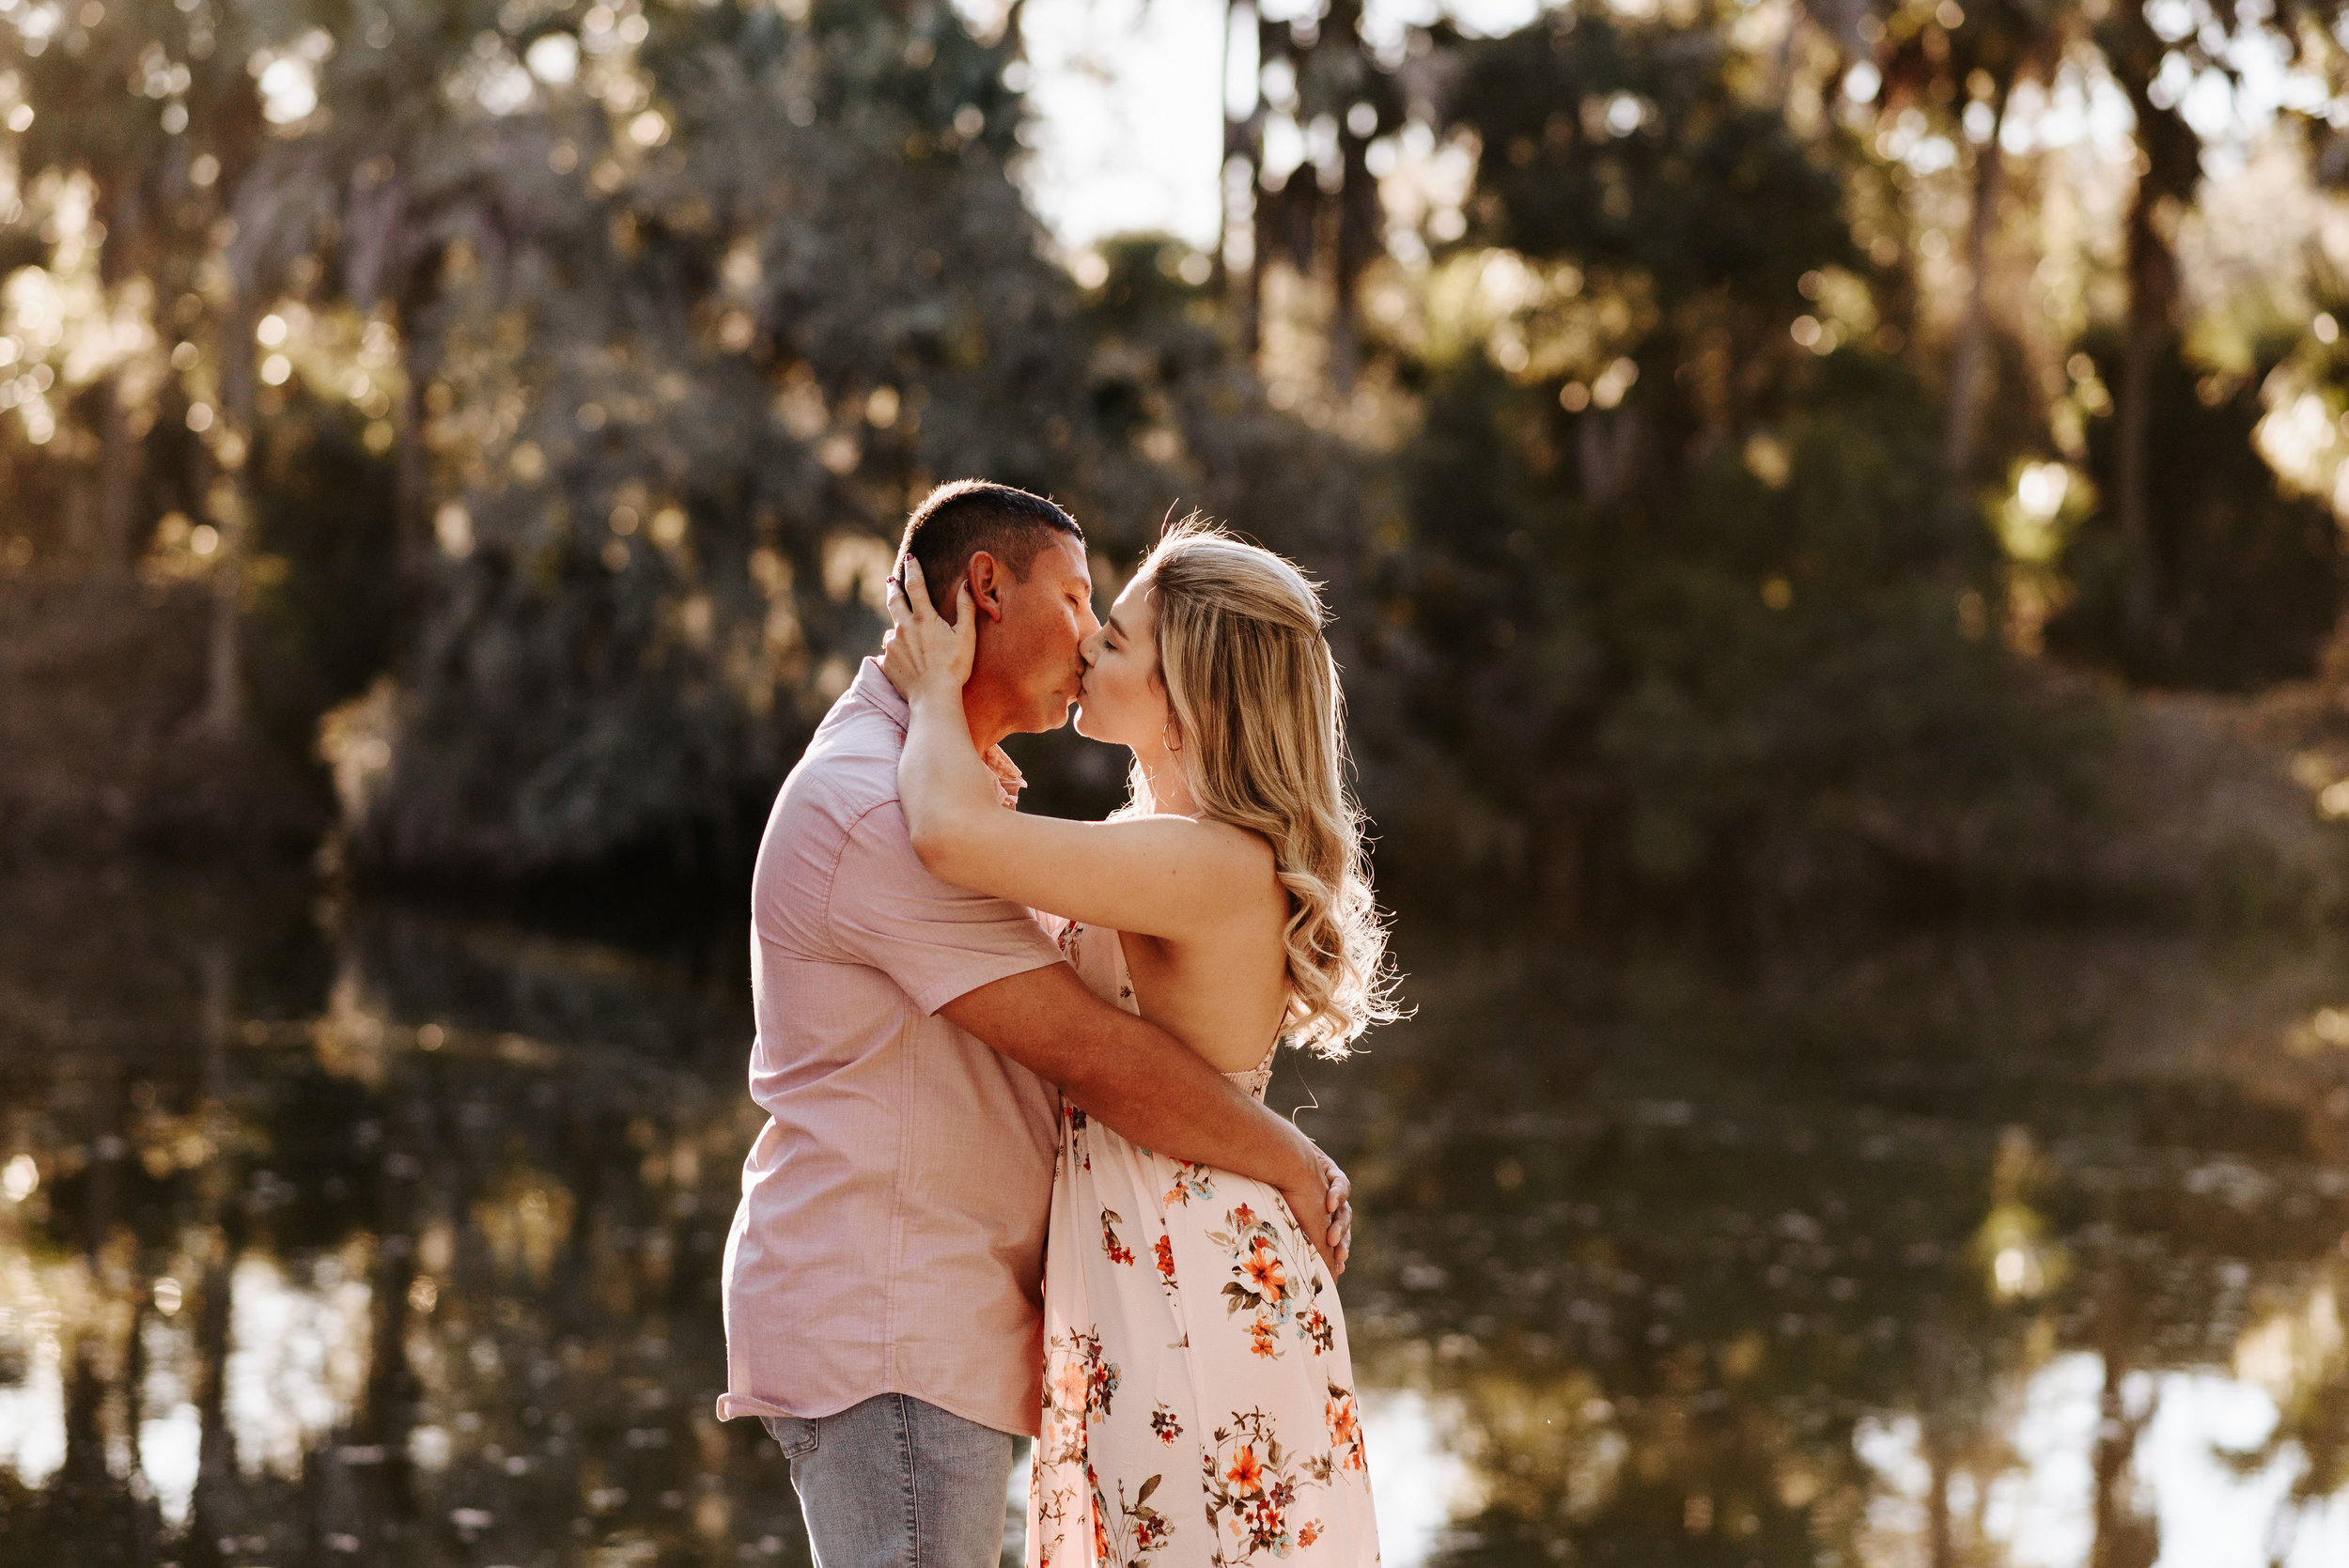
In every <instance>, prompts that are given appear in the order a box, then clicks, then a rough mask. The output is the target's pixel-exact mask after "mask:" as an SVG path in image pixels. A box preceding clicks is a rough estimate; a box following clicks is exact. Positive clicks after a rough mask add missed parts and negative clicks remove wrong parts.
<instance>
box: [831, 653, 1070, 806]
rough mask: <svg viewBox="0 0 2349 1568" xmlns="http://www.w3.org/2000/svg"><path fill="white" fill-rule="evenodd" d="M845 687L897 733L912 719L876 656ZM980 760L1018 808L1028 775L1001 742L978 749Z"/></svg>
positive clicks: (1006, 798)
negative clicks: (872, 707) (891, 725)
mask: <svg viewBox="0 0 2349 1568" xmlns="http://www.w3.org/2000/svg"><path fill="white" fill-rule="evenodd" d="M848 691H849V692H850V693H851V694H852V695H854V696H855V697H856V698H857V699H858V700H859V701H860V702H863V703H867V704H869V705H871V706H874V707H877V708H879V709H880V710H881V712H882V714H883V715H884V716H886V717H887V718H888V720H889V722H891V723H893V724H894V725H896V726H897V733H898V734H899V735H903V734H904V733H905V732H906V727H907V726H908V725H910V724H911V723H912V722H913V708H912V706H911V705H910V704H909V703H908V702H907V701H906V699H905V696H904V694H903V693H902V692H900V691H898V690H897V689H896V688H895V687H894V686H893V685H891V684H890V681H889V677H888V676H887V675H883V674H881V667H880V660H878V659H869V658H868V659H866V660H864V661H863V663H861V664H859V665H858V666H857V671H856V679H855V680H854V681H853V682H852V683H850V685H849V687H848ZM979 760H980V761H982V762H984V763H986V764H987V770H988V772H990V773H992V774H994V775H995V787H996V789H997V790H998V791H999V792H1000V793H1001V794H1002V795H1003V804H1004V805H1006V806H1010V807H1013V808H1017V807H1018V806H1019V792H1020V791H1021V790H1023V789H1025V788H1027V787H1028V781H1027V777H1026V776H1025V775H1024V774H1022V773H1021V772H1020V771H1019V768H1018V767H1017V766H1015V765H1014V764H1013V762H1012V760H1011V758H1010V757H1008V756H1006V755H1004V754H1003V748H1002V747H1001V746H989V747H988V749H987V750H986V751H984V752H982V753H979Z"/></svg>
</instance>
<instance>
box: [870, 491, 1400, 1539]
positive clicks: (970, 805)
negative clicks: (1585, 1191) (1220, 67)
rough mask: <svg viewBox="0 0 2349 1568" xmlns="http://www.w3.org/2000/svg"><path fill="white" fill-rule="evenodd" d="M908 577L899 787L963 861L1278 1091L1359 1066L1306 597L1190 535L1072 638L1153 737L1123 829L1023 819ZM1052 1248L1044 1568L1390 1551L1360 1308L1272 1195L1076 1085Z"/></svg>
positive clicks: (1350, 835) (923, 596)
mask: <svg viewBox="0 0 2349 1568" xmlns="http://www.w3.org/2000/svg"><path fill="white" fill-rule="evenodd" d="M918 570H919V568H918V567H911V566H910V565H909V568H908V576H909V579H910V581H909V582H908V584H907V588H906V592H905V593H904V594H903V595H902V596H899V595H896V594H893V595H892V597H891V600H890V613H891V616H892V618H893V619H894V621H895V622H896V628H895V629H894V631H892V632H891V634H890V640H889V646H888V648H887V651H886V652H885V654H884V656H883V660H882V668H883V669H884V670H886V671H887V672H888V674H889V676H890V678H891V679H892V680H894V682H896V684H897V686H898V687H899V689H900V690H902V691H904V692H905V693H906V695H907V697H908V699H909V701H910V705H911V707H912V720H911V724H910V729H909V731H908V735H907V740H906V749H905V755H904V760H903V761H902V762H901V763H900V765H899V768H898V792H899V796H900V798H901V800H902V801H903V803H904V807H905V813H906V820H907V824H908V826H909V827H910V830H911V832H912V837H913V844H914V848H915V851H916V852H917V853H918V854H920V856H921V857H922V860H923V862H924V863H925V864H926V865H927V866H928V867H929V869H930V870H931V871H932V872H934V873H935V874H936V875H938V876H939V877H943V878H944V879H946V880H948V881H951V882H955V883H958V884H960V885H961V886H964V887H968V888H971V889H973V890H975V891H978V892H983V893H993V894H996V895H999V896H1001V897H1004V898H1009V899H1012V900H1014V901H1016V902H1019V903H1021V904H1026V905H1028V906H1030V907H1032V908H1038V909H1043V910H1047V911H1049V912H1051V913H1053V914H1056V915H1059V916H1062V917H1063V918H1065V919H1066V922H1067V924H1066V928H1065V929H1064V931H1063V932H1062V935H1061V947H1062V951H1063V952H1064V953H1066V955H1068V958H1069V961H1070V962H1071V963H1072V964H1074V965H1075V966H1076V968H1077V970H1078V972H1079V973H1080V974H1081V975H1082V976H1083V977H1084V979H1085V981H1086V983H1087V984H1088V985H1090V986H1093V988H1094V989H1095V990H1096V991H1097V992H1098V993H1100V994H1101V995H1102V996H1104V997H1108V998H1112V999H1114V1000H1115V1001H1117V1002H1118V1003H1119V1004H1120V1005H1122V1006H1125V1007H1127V1008H1128V1009H1131V1010H1133V1011H1137V1012H1139V1013H1140V1014H1141V1015H1142V1016H1143V1017H1145V1018H1148V1019H1149V1020H1150V1021H1152V1022H1153V1023H1156V1024H1158V1025H1159V1026H1160V1027H1162V1028H1164V1029H1165V1030H1167V1031H1168V1032H1170V1033H1172V1034H1174V1035H1175V1037H1177V1038H1178V1039H1180V1040H1182V1041H1183V1043H1184V1044H1186V1045H1188V1046H1189V1047H1190V1048H1192V1049H1193V1050H1195V1051H1197V1052H1198V1053H1199V1054H1200V1055H1201V1056H1203V1057H1205V1058H1206V1059H1207V1061H1208V1062H1209V1063H1212V1064H1214V1065H1215V1066H1216V1067H1218V1068H1219V1069H1221V1071H1222V1072H1223V1073H1224V1074H1225V1076H1226V1077H1228V1078H1230V1079H1233V1080H1235V1081H1236V1082H1237V1083H1238V1084H1240V1085H1241V1086H1242V1087H1243V1088H1244V1089H1246V1090H1247V1091H1248V1092H1249V1093H1250V1094H1253V1095H1255V1096H1256V1097H1257V1098H1258V1099H1262V1098H1263V1097H1264V1090H1265V1084H1266V1082H1267V1081H1268V1079H1270V1077H1271V1072H1272V1054H1273V1051H1274V1050H1275V1049H1276V1048H1278V1046H1279V1043H1280V1040H1281V1038H1282V1037H1283V1036H1284V1035H1285V1036H1287V1037H1288V1038H1290V1039H1291V1040H1294V1041H1295V1042H1297V1043H1298V1044H1299V1045H1302V1046H1306V1047H1309V1048H1313V1049H1315V1050H1317V1051H1319V1052H1320V1053H1321V1054H1322V1055H1324V1056H1330V1057H1337V1056H1343V1055H1345V1054H1346V1048H1347V1047H1348V1045H1349V1043H1350V1042H1351V1041H1352V1040H1353V1039H1354V1038H1355V1036H1357V1035H1359V1034H1360V1033H1361V1032H1362V1030H1363V1029H1364V1028H1366V1027H1367V1026H1369V1025H1370V1024H1373V1023H1377V1022H1383V1021H1385V1020H1387V1019H1391V1018H1392V1017H1395V1008H1394V1005H1393V1003H1392V1000H1391V998H1390V996H1389V993H1388V984H1389V983H1388V980H1387V977H1386V975H1385V972H1384V958H1383V950H1384V946H1385V939H1384V934H1383V933H1382V932H1381V930H1380V928H1379V925H1378V923H1377V912H1376V910H1375V909H1374V908H1373V906H1372V903H1371V894H1370V886H1369V882H1368V879H1367V877H1365V875H1364V870H1363V863H1362V849H1361V817H1360V814H1359V812H1358V811H1357V810H1356V809H1355V806H1354V804H1353V802H1352V800H1350V799H1349V798H1348V796H1347V794H1346V784H1345V774H1344V769H1345V737H1344V730H1343V721H1342V718H1341V704H1340V700H1339V691H1338V682H1337V670H1336V665H1335V663H1334V662H1333V661H1332V660H1331V659H1330V648H1329V644H1327V643H1326V642H1325V641H1324V640H1323V638H1322V634H1321V622H1322V609H1321V602H1320V599H1319V598H1318V597H1317V596H1316V595H1315V591H1314V588H1313V586H1312V584H1310V583H1309V582H1306V580H1305V579H1304V577H1303V576H1302V575H1301V574H1300V573H1299V571H1298V570H1297V568H1296V567H1293V566H1291V565H1290V564H1289V563H1288V562H1286V561H1284V560H1283V559H1281V558H1280V557H1279V556H1277V555H1274V554H1272V553H1271V552H1270V551H1265V550H1260V549H1258V548H1257V547H1255V546H1253V545H1250V544H1245V543H1242V542H1241V541H1239V540H1237V539H1236V538H1233V537H1232V536H1229V535H1227V534H1224V533H1222V532H1221V531H1220V530H1217V529H1215V528H1212V527H1210V526H1207V525H1206V524H1204V523H1202V522H1200V521H1198V520H1195V519H1194V520H1185V521H1184V522H1182V523H1180V524H1177V525H1175V527H1174V528H1173V529H1171V530H1170V531H1169V532H1168V533H1167V535H1166V536H1164V537H1163V538H1162V539H1161V540H1160V541H1159V545H1158V547H1157V548H1156V549H1155V550H1153V551H1151V552H1150V555H1149V557H1148V558H1147V559H1146V560H1144V561H1143V565H1142V568H1141V570H1140V571H1138V572H1137V573H1136V574H1135V576H1134V579H1133V581H1132V582H1130V583H1128V585H1127V588H1126V591H1125V592H1124V593H1122V594H1120V595H1119V596H1118V598H1117V602H1116V604H1115V605H1114V606H1113V607H1112V610H1111V612H1110V617H1109V621H1108V624H1107V625H1105V626H1104V627H1102V629H1100V630H1099V631H1098V632H1097V633H1096V634H1095V635H1094V636H1093V637H1092V638H1090V639H1088V640H1087V641H1086V643H1085V644H1084V645H1083V648H1082V650H1081V657H1082V660H1083V662H1084V677H1083V682H1082V691H1081V697H1080V699H1079V701H1080V706H1079V707H1078V712H1077V728H1078V731H1079V732H1080V733H1081V734H1083V735H1087V736H1090V737H1093V738H1094V739H1097V740H1105V741H1110V742H1112V743H1115V744H1118V745H1123V746H1125V747H1127V748H1128V749H1129V750H1130V751H1131V752H1132V753H1133V766H1132V769H1131V774H1130V783H1131V789H1132V799H1131V800H1130V801H1129V802H1128V805H1127V806H1126V807H1125V809H1124V810H1122V811H1120V812H1119V813H1118V814H1117V815H1115V816H1113V817H1112V818H1111V819H1110V820H1109V821H1107V822H1084V823H1080V822H1069V821H1064V820H1059V819H1055V818H1051V817H1040V816H1033V815H1019V814H1018V813H1014V812H1007V811H1004V810H1003V809H1002V807H1001V805H1000V804H999V797H998V795H997V792H996V788H995V784H994V783H993V781H992V778H991V776H990V775H989V773H988V769H987V768H986V765H985V764H984V763H983V762H982V761H981V760H980V758H979V754H978V753H977V751H976V749H975V748H974V747H973V746H972V740H971V735H970V731H969V729H968V728H967V727H966V725H965V723H964V720H963V709H962V685H963V681H964V680H965V678H966V677H967V676H968V675H969V672H970V669H971V662H972V649H973V647H974V645H975V642H974V640H975V637H976V631H975V625H976V621H975V617H974V616H973V615H972V609H971V602H970V598H969V590H968V588H967V587H966V588H965V589H964V590H963V593H962V597H961V598H959V599H958V600H957V611H956V616H955V621H954V623H953V624H952V625H949V624H948V623H947V622H946V621H945V620H944V619H942V618H941V616H940V615H939V614H938V613H936V612H935V611H934V610H933V609H932V608H931V607H930V599H929V594H928V591H927V589H926V586H925V585H924V584H923V583H922V582H921V581H920V579H919V577H918V576H916V575H914V574H915V573H917V572H918ZM1330 1263H1331V1260H1330V1259H1328V1258H1326V1257H1324V1256H1322V1255H1320V1254H1318V1253H1317V1252H1316V1251H1315V1244H1314V1243H1313V1242H1312V1241H1309V1240H1308V1239H1307V1238H1306V1234H1305V1233H1304V1232H1303V1231H1301V1230H1300V1229H1299V1226H1298V1224H1297V1222H1296V1220H1295V1219H1294V1218H1293V1217H1292V1216H1291V1215H1290V1213H1289V1212H1288V1209H1287V1208H1286V1206H1285V1204H1284V1203H1283V1201H1282V1199H1281V1197H1280V1194H1279V1193H1277V1192H1276V1191H1275V1190H1274V1189H1273V1188H1269V1187H1266V1186H1264V1185H1263V1184H1261V1183H1258V1182H1252V1181H1247V1180H1243V1179H1242V1178H1240V1177H1237V1176H1235V1175H1233V1174H1231V1173H1230V1172H1223V1171H1218V1170H1213V1169H1210V1168H1207V1167H1204V1166H1198V1165H1191V1164H1188V1163H1182V1162H1178V1161H1175V1160H1170V1159H1166V1158H1163V1157H1159V1156H1158V1155H1155V1154H1152V1153H1151V1152H1150V1151H1149V1150H1147V1149H1143V1148H1138V1147H1136V1146H1135V1145H1133V1144H1131V1143H1129V1142H1128V1141H1126V1140H1125V1139H1123V1138H1121V1137H1119V1136H1118V1135H1117V1134H1116V1133H1115V1132H1112V1130H1111V1129H1109V1128H1108V1127H1106V1126H1088V1125H1087V1122H1086V1119H1085V1116H1084V1113H1083V1112H1081V1111H1080V1110H1076V1109H1075V1108H1074V1107H1071V1106H1067V1105H1066V1104H1064V1105H1063V1107H1062V1115H1061V1147H1060V1155H1059V1159H1058V1163H1057V1164H1056V1166H1055V1174H1054V1180H1053V1189H1052V1214H1051V1225H1050V1240H1049V1242H1048V1243H1047V1248H1046V1253H1045V1281H1044V1339H1045V1369H1044V1412H1043V1435H1042V1436H1040V1437H1039V1438H1038V1439H1037V1442H1036V1448H1035V1460H1034V1472H1033V1475H1032V1478H1031V1482H1030V1485H1029V1491H1028V1499H1029V1500H1028V1559H1027V1560H1028V1563H1029V1564H1030V1568H1047V1565H1056V1568H1079V1565H1080V1564H1093V1565H1099V1568H1111V1565H1114V1568H1133V1565H1134V1564H1136V1563H1143V1564H1145V1565H1147V1568H1176V1565H1178V1564H1179V1565H1182V1568H1237V1565H1239V1564H1243V1563H1262V1562H1268V1561H1269V1560H1271V1559H1274V1558H1283V1559H1286V1560H1289V1562H1290V1563H1291V1564H1300V1563H1301V1564H1305V1565H1316V1564H1327V1565H1329V1568H1342V1565H1343V1568H1368V1565H1369V1564H1372V1563H1374V1562H1376V1560H1377V1552H1378V1545H1377V1527H1376V1524H1375V1523H1374V1521H1373V1518H1372V1514H1371V1502H1370V1485H1369V1476H1368V1473H1367V1471H1366V1470H1365V1468H1364V1464H1363V1455H1362V1439H1361V1425H1360V1420H1359V1412H1358V1410H1357V1406H1356V1403H1355V1397H1354V1378H1353V1371H1352V1367H1351V1364H1350V1360H1349V1358H1348V1354H1347V1349H1346V1324H1345V1320H1344V1317H1343V1315H1342V1314H1341V1312H1340V1311H1339V1307H1338V1296H1337V1291H1336V1288H1335V1287H1334V1285H1333V1284H1332V1283H1331V1274H1332V1271H1331V1267H1330Z"/></svg>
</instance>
